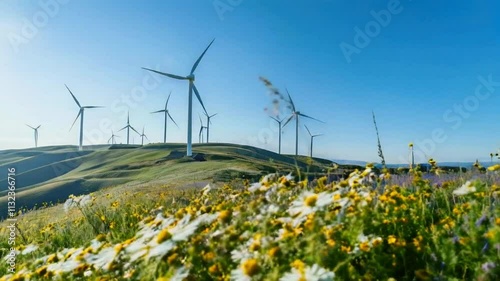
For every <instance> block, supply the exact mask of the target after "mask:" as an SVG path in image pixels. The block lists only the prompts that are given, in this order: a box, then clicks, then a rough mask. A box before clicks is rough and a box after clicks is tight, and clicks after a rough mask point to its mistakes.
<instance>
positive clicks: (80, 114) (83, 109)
mask: <svg viewBox="0 0 500 281" xmlns="http://www.w3.org/2000/svg"><path fill="white" fill-rule="evenodd" d="M64 86H66V89H68V91H69V93H70V94H71V96H72V97H73V99H74V100H75V102H76V104H77V105H78V107H79V108H80V111H79V112H78V115H77V116H76V118H75V121H73V124H72V125H71V128H70V129H69V130H70V131H71V129H72V128H73V126H74V125H75V123H76V120H78V117H80V143H79V146H78V150H82V149H83V114H84V113H85V109H90V108H103V107H104V106H94V105H91V106H81V105H80V103H79V102H78V100H77V99H76V97H75V95H73V93H72V92H71V90H70V89H69V88H68V86H67V85H66V84H64Z"/></svg>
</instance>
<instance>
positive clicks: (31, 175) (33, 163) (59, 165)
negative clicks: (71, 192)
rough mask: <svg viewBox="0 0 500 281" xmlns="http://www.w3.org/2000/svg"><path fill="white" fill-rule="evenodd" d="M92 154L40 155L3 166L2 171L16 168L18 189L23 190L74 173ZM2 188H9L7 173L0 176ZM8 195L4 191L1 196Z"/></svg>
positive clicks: (0, 168) (80, 152)
mask: <svg viewBox="0 0 500 281" xmlns="http://www.w3.org/2000/svg"><path fill="white" fill-rule="evenodd" d="M90 153H92V151H79V152H62V153H40V154H37V155H36V156H32V157H28V158H25V159H23V160H20V161H17V162H13V163H9V164H4V165H1V166H0V170H5V171H6V170H7V169H8V168H15V169H16V177H15V178H16V189H17V190H21V189H23V188H25V187H29V186H31V185H35V184H39V183H42V182H45V181H48V180H51V179H53V178H57V177H59V176H62V175H64V174H66V173H68V172H70V171H72V170H73V169H75V168H77V167H78V166H79V165H80V164H81V163H82V162H83V158H84V156H86V155H88V154H90ZM0 186H7V174H6V173H5V174H2V175H0ZM6 193H7V190H2V191H0V196H5V195H6Z"/></svg>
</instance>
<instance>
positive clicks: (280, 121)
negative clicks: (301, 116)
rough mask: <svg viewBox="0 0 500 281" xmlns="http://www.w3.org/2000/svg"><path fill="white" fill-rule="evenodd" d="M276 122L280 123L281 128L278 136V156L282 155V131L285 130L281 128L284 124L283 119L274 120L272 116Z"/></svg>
mask: <svg viewBox="0 0 500 281" xmlns="http://www.w3.org/2000/svg"><path fill="white" fill-rule="evenodd" d="M270 117H271V118H272V119H273V120H274V121H276V122H277V123H278V127H279V136H278V154H281V129H282V128H283V127H282V126H281V123H282V122H283V119H281V120H279V119H278V118H274V117H272V116H270Z"/></svg>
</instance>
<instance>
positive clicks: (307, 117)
mask: <svg viewBox="0 0 500 281" xmlns="http://www.w3.org/2000/svg"><path fill="white" fill-rule="evenodd" d="M298 115H300V116H303V117H305V118H309V119H312V120H316V121H318V122H321V123H325V122H323V121H321V120H318V119H316V118H313V117H311V116H307V115H305V114H302V113H298Z"/></svg>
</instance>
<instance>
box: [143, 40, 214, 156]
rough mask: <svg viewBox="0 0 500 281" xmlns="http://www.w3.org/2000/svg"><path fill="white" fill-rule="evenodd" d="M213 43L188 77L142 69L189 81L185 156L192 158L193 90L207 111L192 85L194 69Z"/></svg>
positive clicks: (198, 61)
mask: <svg viewBox="0 0 500 281" xmlns="http://www.w3.org/2000/svg"><path fill="white" fill-rule="evenodd" d="M214 41H215V39H213V40H212V42H210V44H209V45H208V47H207V48H206V49H205V51H203V53H202V54H201V56H200V57H199V58H198V60H196V62H195V63H194V65H193V67H192V68H191V73H190V74H189V75H188V76H185V77H184V76H179V75H174V74H169V73H165V72H160V71H156V70H153V69H149V68H144V67H143V69H145V70H148V71H152V72H155V73H158V74H161V75H164V76H168V77H170V78H174V79H177V80H188V81H189V97H188V131H187V149H186V155H187V156H192V155H193V152H192V139H191V137H192V129H193V90H194V93H195V95H196V98H198V101H199V102H200V104H201V106H202V107H203V110H204V111H205V112H207V110H206V109H205V105H203V102H202V100H201V97H200V93H199V92H198V89H196V86H195V85H194V80H195V75H194V71H195V70H196V68H197V67H198V64H199V63H200V61H201V59H202V58H203V56H204V55H205V53H206V52H207V50H208V48H210V46H211V45H212V43H213V42H214Z"/></svg>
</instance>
